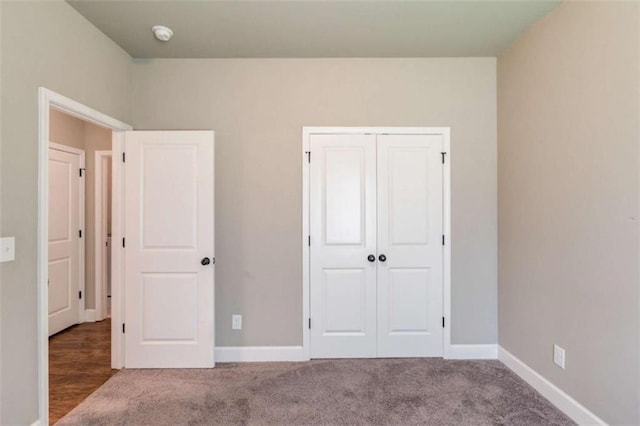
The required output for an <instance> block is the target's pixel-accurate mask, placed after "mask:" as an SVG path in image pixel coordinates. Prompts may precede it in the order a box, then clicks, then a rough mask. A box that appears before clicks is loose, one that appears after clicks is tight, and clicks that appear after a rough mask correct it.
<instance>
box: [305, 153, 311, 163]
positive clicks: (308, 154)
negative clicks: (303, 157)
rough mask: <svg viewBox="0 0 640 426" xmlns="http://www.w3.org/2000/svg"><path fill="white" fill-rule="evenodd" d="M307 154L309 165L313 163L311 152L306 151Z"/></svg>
mask: <svg viewBox="0 0 640 426" xmlns="http://www.w3.org/2000/svg"><path fill="white" fill-rule="evenodd" d="M304 153H305V154H307V163H311V151H305V152H304Z"/></svg>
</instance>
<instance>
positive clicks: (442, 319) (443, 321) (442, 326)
mask: <svg viewBox="0 0 640 426" xmlns="http://www.w3.org/2000/svg"><path fill="white" fill-rule="evenodd" d="M442 328H444V317H442Z"/></svg>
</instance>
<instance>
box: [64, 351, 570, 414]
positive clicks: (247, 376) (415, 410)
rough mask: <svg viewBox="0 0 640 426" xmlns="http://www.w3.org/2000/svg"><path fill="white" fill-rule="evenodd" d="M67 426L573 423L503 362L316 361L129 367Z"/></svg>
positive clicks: (75, 410)
mask: <svg viewBox="0 0 640 426" xmlns="http://www.w3.org/2000/svg"><path fill="white" fill-rule="evenodd" d="M58 424H59V425H78V424H82V425H107V424H108V425H125V424H126V425H187V424H188V425H203V424H223V425H232V424H255V425H258V424H259V425H276V424H286V425H312V424H313V425H315V424H323V425H342V424H348V425H364V424H384V425H417V424H428V425H474V426H477V425H489V424H491V425H494V424H509V425H567V424H573V422H572V421H571V420H570V419H568V418H567V417H566V416H565V415H563V414H562V413H561V412H560V411H558V410H557V409H556V408H555V407H553V406H552V405H551V404H550V403H549V402H547V401H546V400H545V399H544V398H543V397H542V396H541V395H539V394H538V393H537V392H536V391H535V390H533V388H531V387H530V386H529V385H528V384H526V383H525V382H524V381H522V380H521V379H520V378H519V377H517V376H516V375H515V374H513V373H512V372H511V371H510V370H508V369H507V368H506V367H505V366H504V365H503V364H502V363H500V362H499V361H445V360H442V359H433V358H432V359H368V360H316V361H310V362H302V363H259V364H258V363H256V364H219V365H218V366H216V368H214V369H211V370H123V371H121V372H119V373H118V374H116V375H115V376H113V377H112V378H111V379H109V381H108V382H107V383H106V384H105V385H103V386H102V387H101V388H100V389H98V390H97V391H96V392H95V393H93V394H92V395H91V396H90V397H89V398H87V399H86V400H85V401H84V402H83V403H82V404H80V405H79V406H78V407H76V408H75V409H74V410H73V411H72V412H71V413H69V414H68V415H67V416H66V417H64V418H63V419H62V420H61V421H60V422H59V423H58Z"/></svg>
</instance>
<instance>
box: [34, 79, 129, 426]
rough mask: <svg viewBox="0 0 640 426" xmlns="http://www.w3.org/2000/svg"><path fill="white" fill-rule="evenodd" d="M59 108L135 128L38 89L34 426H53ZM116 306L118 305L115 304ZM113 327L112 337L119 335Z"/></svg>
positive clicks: (118, 126) (101, 123)
mask: <svg viewBox="0 0 640 426" xmlns="http://www.w3.org/2000/svg"><path fill="white" fill-rule="evenodd" d="M50 108H55V109H57V110H60V111H62V112H64V113H66V114H69V115H71V116H73V117H76V118H79V119H81V120H84V121H88V122H90V123H92V124H96V125H98V126H101V127H106V128H109V129H111V130H114V134H116V133H117V132H120V131H126V130H131V126H130V125H128V124H126V123H123V122H121V121H118V120H116V119H115V118H111V117H109V116H108V115H105V114H103V113H101V112H99V111H96V110H94V109H92V108H89V107H88V106H86V105H83V104H81V103H79V102H76V101H74V100H73V99H69V98H67V97H66V96H62V95H60V94H58V93H55V92H53V91H51V90H49V89H46V88H44V87H40V88H38V237H37V263H36V277H37V278H36V279H37V283H38V413H39V419H38V420H37V421H36V422H35V423H34V424H48V423H49V345H48V341H49V309H48V302H49V293H48V288H47V278H48V277H47V275H48V274H47V270H48V256H49V247H48V241H47V240H48V238H47V236H48V231H49V230H48V223H49V222H48V221H49V109H50ZM114 304H115V302H114ZM114 330H118V327H112V336H113V335H114V334H116V333H115V332H114Z"/></svg>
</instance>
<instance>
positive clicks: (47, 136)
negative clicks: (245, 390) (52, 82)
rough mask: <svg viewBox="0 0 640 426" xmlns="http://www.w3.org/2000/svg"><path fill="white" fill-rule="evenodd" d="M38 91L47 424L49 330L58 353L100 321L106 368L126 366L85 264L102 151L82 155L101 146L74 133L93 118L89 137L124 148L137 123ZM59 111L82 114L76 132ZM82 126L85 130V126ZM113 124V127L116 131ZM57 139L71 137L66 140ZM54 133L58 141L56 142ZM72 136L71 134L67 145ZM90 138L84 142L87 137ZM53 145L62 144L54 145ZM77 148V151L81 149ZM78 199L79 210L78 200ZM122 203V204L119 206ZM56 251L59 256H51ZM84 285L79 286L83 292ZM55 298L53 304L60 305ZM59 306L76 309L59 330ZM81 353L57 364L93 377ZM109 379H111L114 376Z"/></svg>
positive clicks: (43, 417) (42, 390) (41, 378)
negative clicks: (92, 175) (59, 122)
mask: <svg viewBox="0 0 640 426" xmlns="http://www.w3.org/2000/svg"><path fill="white" fill-rule="evenodd" d="M38 96H39V103H38V104H39V122H38V126H39V138H38V147H39V159H38V164H39V167H38V245H37V250H38V263H37V267H36V270H37V279H38V401H39V421H40V423H42V424H48V423H49V390H50V387H49V379H50V378H51V375H50V366H49V361H50V357H49V353H50V343H51V342H50V340H49V336H50V335H51V334H53V333H55V332H57V334H55V335H54V337H53V339H56V338H57V342H59V343H60V344H59V345H58V347H54V346H55V345H52V350H51V352H52V353H54V352H56V351H57V349H60V347H64V348H62V349H63V354H69V351H68V350H67V348H66V347H67V346H68V345H69V344H71V343H70V342H69V339H68V338H69V337H74V339H71V340H76V343H77V342H81V344H84V343H86V339H85V338H84V337H79V336H76V335H72V334H71V331H72V330H73V329H74V327H75V328H78V329H81V331H85V332H86V331H88V330H87V327H93V326H100V327H101V329H100V330H98V331H96V330H91V331H90V333H89V334H90V335H91V336H93V337H96V336H97V335H100V336H98V337H97V339H98V340H97V342H99V343H100V344H101V345H102V346H103V348H102V349H103V355H104V357H103V358H104V360H103V362H102V364H104V365H102V364H101V367H102V368H105V369H106V371H107V374H112V370H111V368H110V367H111V366H110V365H109V363H111V364H112V365H114V364H115V366H118V364H119V363H120V362H121V360H120V359H119V358H118V357H117V355H118V352H117V349H118V348H115V347H114V346H116V345H114V344H110V341H111V342H113V341H116V342H118V339H121V335H120V334H117V335H116V336H114V334H116V333H113V332H112V331H111V327H110V324H109V322H105V321H102V322H93V321H96V320H97V319H98V318H97V316H96V309H95V299H96V295H95V291H93V292H92V290H94V289H89V286H87V285H86V284H87V283H88V279H91V284H93V278H92V277H93V276H94V274H95V273H94V271H92V270H89V271H87V270H86V269H89V268H86V267H85V262H84V259H82V256H84V255H85V254H86V257H87V259H95V253H94V250H93V244H89V245H87V244H86V240H87V237H88V236H89V235H92V234H93V232H92V231H93V229H94V226H93V223H85V222H84V216H85V213H86V211H87V210H89V209H92V207H93V206H94V203H93V200H91V202H87V203H84V202H83V201H82V200H81V198H84V195H86V194H85V192H84V190H82V191H81V190H80V188H81V187H83V186H84V187H86V185H85V182H86V178H87V176H86V173H87V169H88V168H91V169H92V170H93V169H94V164H93V158H94V156H93V153H92V155H90V156H86V155H85V156H86V158H85V159H86V162H87V163H88V164H86V165H85V164H84V163H83V162H82V161H81V160H80V158H81V157H82V154H83V153H84V154H86V152H87V151H90V150H92V149H93V148H91V149H86V146H79V145H78V146H74V141H76V142H75V143H77V144H80V142H78V140H79V138H78V137H77V136H78V135H79V134H80V133H82V134H83V136H84V126H85V125H86V126H87V128H89V129H90V131H89V133H90V135H88V137H94V136H95V132H98V133H99V132H102V133H105V134H106V142H105V143H106V144H107V145H104V146H106V147H107V148H110V147H111V143H113V147H114V149H116V150H119V149H120V144H119V136H120V134H121V132H123V131H126V130H130V129H131V126H129V125H127V124H125V123H122V122H120V121H118V120H115V119H113V118H111V117H109V116H107V115H105V114H102V113H100V112H98V111H96V110H93V109H91V108H89V107H87V106H85V105H82V104H80V103H78V102H76V101H73V100H72V99H69V98H66V97H64V96H62V95H60V94H57V93H55V92H52V91H50V90H48V89H45V88H42V87H41V88H40V89H39V92H38ZM54 116H62V119H71V120H78V121H79V122H80V124H79V125H77V126H76V127H73V128H71V129H67V130H69V131H70V132H71V133H69V132H66V133H65V131H61V132H59V130H60V129H52V124H53V125H54V126H55V124H56V123H55V122H52V117H53V120H54V121H55V120H56V117H54ZM76 124H77V123H76ZM74 129H75V130H74ZM79 129H82V130H81V131H79ZM63 130H64V129H63ZM74 131H75V133H74ZM92 132H93V133H92ZM112 132H113V135H111V133H112ZM74 135H75V136H74ZM55 139H58V141H62V142H63V143H58V142H56V141H55ZM52 141H53V142H54V144H51V142H52ZM64 142H66V145H65V143H64ZM82 143H84V139H83V141H82ZM61 145H62V146H61ZM56 148H57V149H56ZM52 149H53V151H55V152H52V151H51V150H52ZM76 154H77V157H74V155H76ZM50 160H54V161H57V163H56V165H55V166H52V165H51V164H50ZM52 174H57V177H58V178H60V179H56V178H55V177H54V179H51V177H52ZM118 177H119V174H118V170H117V168H116V170H114V173H113V178H112V179H113V181H115V182H116V183H118V184H119V182H120V181H119V179H118ZM52 180H53V181H54V182H53V187H52V186H50V184H51V183H52V182H51V181H52ZM50 192H51V193H52V194H53V197H54V198H55V202H53V203H52V205H51V206H50V205H49V204H50V202H51V200H50ZM116 193H117V190H116ZM76 194H77V196H76ZM76 199H77V210H76V207H75V206H76ZM83 203H84V205H85V208H84V209H82V208H81V207H80V205H81V204H83ZM116 205H118V203H117V200H115V199H114V206H116ZM52 209H55V213H52ZM114 211H116V212H117V209H116V210H114ZM72 212H77V220H76V217H72V214H71V213H72ZM118 219H119V216H118V215H116V217H115V218H114V223H113V226H114V227H118V226H119V222H118V221H117V220H118ZM51 221H54V224H52V223H51ZM52 225H54V226H52ZM50 228H51V229H50ZM50 231H51V232H50ZM63 231H64V232H63ZM50 237H51V238H50ZM50 240H52V241H50ZM56 242H59V243H64V244H61V246H60V247H55V250H58V253H56V252H54V247H51V250H50V243H56ZM50 252H51V253H50ZM50 254H51V255H52V256H50ZM76 259H77V260H76ZM50 260H51V261H52V262H51V263H53V265H52V268H55V267H57V270H56V271H50ZM56 260H59V262H57V263H58V264H56ZM116 262H117V260H116ZM60 265H62V266H64V267H62V266H60ZM54 275H55V279H56V280H58V281H59V282H56V283H55V286H56V289H57V290H59V289H63V291H54V292H53V294H52V295H50V291H49V288H50V286H49V285H50V279H49V277H50V276H52V277H53V276H54ZM76 286H77V288H78V290H77V292H76ZM87 290H89V294H87ZM114 290H115V292H116V293H117V292H118V282H115V283H114ZM50 296H51V299H50ZM50 300H51V302H55V303H57V306H53V311H54V312H51V311H50V309H49V307H50ZM55 303H52V304H53V305H55ZM113 309H114V311H115V313H116V314H117V312H118V309H119V303H118V302H117V301H116V303H114V307H113ZM55 311H59V312H62V311H65V313H66V314H68V317H67V318H65V320H64V321H65V322H63V323H62V324H61V325H58V327H59V329H57V330H56V329H55V328H53V327H50V322H49V320H50V315H49V314H50V313H55ZM73 324H75V325H73ZM69 325H71V327H68V326H69ZM65 327H66V328H65ZM50 328H51V333H50ZM85 337H86V336H85ZM116 344H117V343H116ZM109 346H111V348H109ZM78 349H80V348H78ZM81 353H82V352H81V351H79V350H78V351H75V353H74V354H73V355H74V356H72V357H71V358H70V359H67V360H66V362H64V360H62V361H63V362H62V363H61V364H60V363H58V364H57V366H59V365H64V368H63V372H65V371H68V370H70V369H69V368H68V366H69V365H70V366H72V367H73V366H75V370H76V371H79V372H80V373H83V372H84V373H85V374H84V376H85V377H86V376H89V374H88V373H87V372H86V371H83V367H82V366H81V365H80V364H79V362H78V361H79V360H78V356H79V355H80V354H81ZM114 353H115V354H116V356H115V357H114V356H113V354H114ZM60 359H61V358H60ZM60 359H59V360H60ZM57 366H56V365H55V364H54V363H52V365H51V371H52V372H53V373H54V374H56V371H55V369H56V368H57ZM107 378H108V377H107ZM103 380H106V378H105V379H103ZM72 383H75V384H76V385H78V387H81V386H82V383H81V382H80V381H78V380H72ZM89 393H90V391H89ZM87 395H88V394H87ZM58 415H59V414H58Z"/></svg>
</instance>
